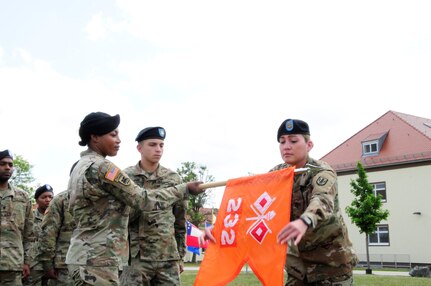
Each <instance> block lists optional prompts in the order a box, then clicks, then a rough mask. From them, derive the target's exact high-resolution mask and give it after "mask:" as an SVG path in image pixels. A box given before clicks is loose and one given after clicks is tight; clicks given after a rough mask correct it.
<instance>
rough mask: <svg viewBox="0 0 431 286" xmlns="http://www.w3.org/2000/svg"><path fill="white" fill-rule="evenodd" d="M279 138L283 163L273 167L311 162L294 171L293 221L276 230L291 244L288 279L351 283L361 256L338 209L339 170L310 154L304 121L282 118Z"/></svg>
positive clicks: (293, 281)
mask: <svg viewBox="0 0 431 286" xmlns="http://www.w3.org/2000/svg"><path fill="white" fill-rule="evenodd" d="M277 141H278V142H279V148H280V154H281V157H282V159H283V161H284V163H283V164H280V165H277V166H275V167H274V168H272V169H271V171H275V170H280V169H283V168H286V167H289V166H296V168H303V167H307V166H310V167H311V170H310V171H309V172H306V173H302V174H298V175H295V177H294V184H293V190H292V202H291V215H290V220H291V221H290V223H288V224H287V225H286V226H285V227H283V228H282V230H281V231H280V233H279V234H278V236H277V239H278V242H279V243H288V245H289V247H288V253H287V258H286V271H287V273H288V278H287V282H286V285H288V286H293V285H295V286H299V285H301V286H302V285H340V286H344V285H353V275H352V270H353V267H354V266H355V264H356V262H357V257H356V254H355V252H354V250H353V248H352V243H351V242H350V240H349V236H348V233H347V228H346V226H345V223H344V220H343V218H342V216H341V211H340V209H339V202H338V190H337V174H336V173H335V171H334V170H333V169H332V168H331V167H330V166H329V165H328V164H327V163H325V162H323V161H318V160H314V159H312V158H311V157H310V156H309V152H310V150H311V149H312V148H313V142H312V141H311V140H310V130H309V127H308V124H307V123H306V122H304V121H302V120H298V119H287V120H285V121H283V123H282V124H281V125H280V127H279V129H278V133H277Z"/></svg>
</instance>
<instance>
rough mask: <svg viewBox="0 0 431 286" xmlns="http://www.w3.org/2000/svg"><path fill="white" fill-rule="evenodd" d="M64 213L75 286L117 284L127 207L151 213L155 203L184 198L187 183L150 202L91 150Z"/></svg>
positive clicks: (126, 250) (76, 172) (77, 170)
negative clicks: (69, 219) (69, 222)
mask: <svg viewBox="0 0 431 286" xmlns="http://www.w3.org/2000/svg"><path fill="white" fill-rule="evenodd" d="M68 189H69V190H70V201H69V208H70V211H71V213H72V216H73V218H74V220H75V223H76V229H75V230H74V231H73V233H72V237H71V241H70V247H69V250H68V252H67V255H66V263H67V264H68V268H69V273H70V275H71V277H72V280H73V282H74V283H75V285H103V286H105V285H119V279H118V273H119V270H122V268H123V263H124V261H125V260H126V259H127V257H128V254H129V247H128V243H127V226H128V222H129V213H130V207H133V208H136V209H140V210H143V211H150V210H153V209H154V208H155V206H156V205H158V204H159V202H158V201H157V200H159V201H165V202H166V203H170V204H172V203H174V202H175V201H177V200H181V199H184V197H185V193H186V184H182V185H178V186H176V187H171V188H169V189H165V190H160V192H159V196H158V197H157V200H156V199H153V198H151V197H149V196H148V194H147V190H145V189H142V188H139V187H138V186H137V185H136V184H135V183H134V182H133V181H131V180H130V178H129V177H128V176H127V175H126V174H125V173H124V172H122V171H121V170H120V169H119V168H118V167H116V166H115V165H114V164H113V163H111V162H110V161H109V160H107V159H105V158H104V157H103V156H101V155H99V154H97V153H96V152H94V151H93V150H91V149H88V150H86V151H84V152H82V153H81V159H80V160H79V162H78V164H77V165H76V167H75V168H74V170H73V172H72V174H71V177H70V180H69V187H68Z"/></svg>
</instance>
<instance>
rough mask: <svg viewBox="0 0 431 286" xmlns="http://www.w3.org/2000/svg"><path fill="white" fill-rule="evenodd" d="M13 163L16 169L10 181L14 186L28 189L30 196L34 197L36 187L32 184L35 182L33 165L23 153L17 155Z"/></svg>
mask: <svg viewBox="0 0 431 286" xmlns="http://www.w3.org/2000/svg"><path fill="white" fill-rule="evenodd" d="M13 165H14V169H15V171H14V173H13V175H12V178H11V179H10V182H11V183H12V184H13V185H14V186H16V187H18V188H20V189H22V190H24V191H26V192H27V193H28V195H29V196H30V198H33V193H34V191H35V189H34V187H32V186H30V184H31V183H32V182H34V178H33V174H32V173H31V170H32V169H33V165H30V163H29V162H28V161H27V160H25V159H24V158H23V157H22V156H21V155H16V156H15V158H14V160H13Z"/></svg>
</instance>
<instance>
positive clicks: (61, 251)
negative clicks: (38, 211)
mask: <svg viewBox="0 0 431 286" xmlns="http://www.w3.org/2000/svg"><path fill="white" fill-rule="evenodd" d="M68 206H69V192H67V191H64V192H61V193H59V194H58V195H56V196H54V198H53V199H52V201H51V202H50V204H49V207H48V209H47V210H46V213H45V216H44V217H43V220H42V223H41V225H40V236H39V241H38V246H39V249H38V256H37V260H38V261H39V262H41V263H42V265H43V269H45V270H48V269H52V268H56V269H67V265H66V263H65V261H66V253H67V250H68V248H69V244H70V238H71V236H72V231H73V229H74V228H75V221H74V220H73V218H72V215H71V214H70V212H69V211H68Z"/></svg>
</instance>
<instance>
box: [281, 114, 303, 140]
mask: <svg viewBox="0 0 431 286" xmlns="http://www.w3.org/2000/svg"><path fill="white" fill-rule="evenodd" d="M289 134H303V135H310V128H309V127H308V124H307V122H305V121H302V120H299V119H286V120H284V121H283V123H281V125H280V127H279V128H278V132H277V141H280V137H281V136H282V135H289Z"/></svg>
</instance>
